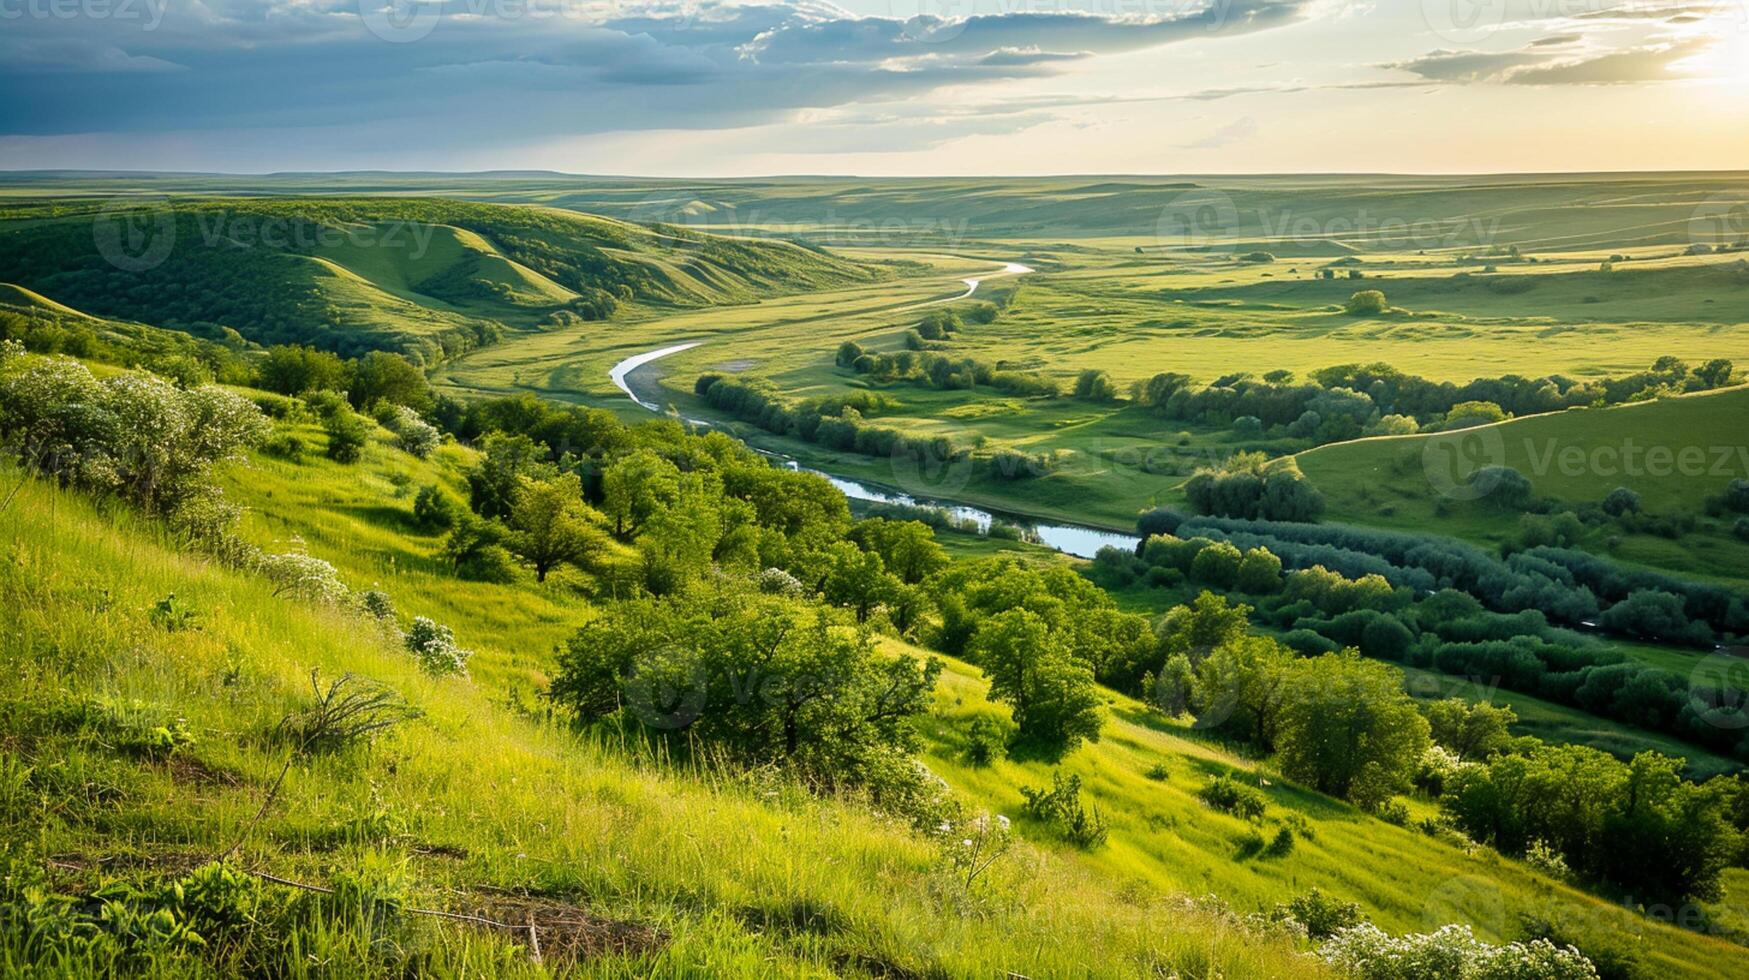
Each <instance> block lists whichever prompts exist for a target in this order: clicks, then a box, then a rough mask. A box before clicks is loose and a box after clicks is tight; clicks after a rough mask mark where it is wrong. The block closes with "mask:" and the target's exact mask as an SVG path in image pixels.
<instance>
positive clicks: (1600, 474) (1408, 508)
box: [1294, 386, 1749, 579]
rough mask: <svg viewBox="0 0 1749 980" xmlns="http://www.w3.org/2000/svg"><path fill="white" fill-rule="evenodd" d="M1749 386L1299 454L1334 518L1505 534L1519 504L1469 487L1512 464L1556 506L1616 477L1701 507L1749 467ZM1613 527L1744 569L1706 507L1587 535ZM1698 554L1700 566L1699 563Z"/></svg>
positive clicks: (1657, 560) (1588, 499)
mask: <svg viewBox="0 0 1749 980" xmlns="http://www.w3.org/2000/svg"><path fill="white" fill-rule="evenodd" d="M1745 419H1749V387H1746V386H1738V387H1735V388H1727V389H1723V390H1720V391H1713V392H1703V393H1700V394H1694V395H1686V396H1680V397H1669V398H1661V399H1658V400H1655V401H1649V402H1640V403H1636V404H1631V405H1621V406H1616V407H1613V408H1604V409H1572V410H1569V411H1565V412H1555V413H1550V414H1546V415H1536V416H1527V417H1524V418H1518V419H1509V420H1507V421H1505V422H1500V423H1496V424H1494V425H1490V426H1483V427H1478V428H1474V429H1467V430H1461V431H1458V432H1453V433H1444V434H1440V433H1433V434H1426V433H1424V434H1419V435H1411V436H1388V437H1379V438H1373V439H1361V440H1357V441H1354V442H1345V443H1338V444H1335V445H1329V446H1321V447H1319V448H1317V449H1312V450H1309V451H1306V452H1303V453H1300V454H1299V455H1297V456H1295V457H1294V459H1295V461H1296V462H1297V463H1298V464H1299V466H1300V469H1301V471H1302V472H1304V473H1305V474H1306V476H1307V477H1308V478H1310V479H1311V481H1312V482H1313V484H1314V485H1316V486H1317V487H1318V488H1319V489H1320V490H1321V491H1323V493H1324V496H1325V499H1326V501H1327V503H1328V506H1329V510H1328V516H1329V519H1331V520H1338V521H1346V522H1359V523H1369V524H1378V525H1383V526H1389V527H1404V528H1430V527H1437V528H1439V529H1440V530H1441V531H1442V532H1443V533H1447V534H1455V535H1459V536H1465V537H1471V538H1474V539H1478V540H1484V541H1493V542H1498V541H1502V540H1505V539H1507V538H1509V537H1511V536H1513V535H1515V534H1516V533H1517V532H1518V529H1519V520H1520V516H1519V513H1518V512H1517V511H1516V510H1514V509H1510V508H1502V507H1500V506H1497V505H1495V504H1494V503H1492V502H1491V501H1490V500H1489V499H1488V498H1487V497H1486V496H1483V497H1482V498H1481V499H1475V500H1472V499H1467V498H1469V497H1470V496H1472V494H1471V493H1470V491H1469V490H1468V487H1469V486H1470V482H1471V480H1472V479H1473V477H1474V475H1475V473H1476V471H1477V470H1478V469H1480V468H1481V467H1483V466H1489V465H1494V466H1510V467H1512V468H1513V469H1516V470H1518V471H1519V472H1520V473H1522V474H1524V476H1525V477H1527V478H1528V479H1529V481H1530V485H1531V489H1532V491H1533V492H1534V493H1535V494H1536V495H1537V496H1540V497H1547V498H1551V499H1552V500H1553V501H1554V502H1555V503H1554V505H1553V507H1554V509H1555V510H1562V509H1574V508H1581V509H1582V508H1583V507H1585V506H1586V505H1595V504H1598V503H1600V502H1601V501H1602V500H1603V498H1604V496H1605V495H1607V494H1608V493H1609V492H1610V491H1611V490H1613V489H1615V488H1616V487H1627V488H1628V489H1630V490H1632V491H1634V492H1635V493H1637V494H1639V496H1640V500H1641V502H1642V506H1643V507H1644V509H1645V510H1646V511H1647V512H1648V513H1650V514H1654V515H1659V514H1662V515H1685V514H1686V515H1689V516H1691V517H1696V518H1700V515H1702V513H1703V511H1704V509H1705V506H1706V502H1707V499H1708V498H1710V497H1715V496H1717V495H1718V494H1720V493H1721V492H1722V491H1723V490H1724V489H1725V486H1726V484H1727V483H1729V482H1730V481H1731V480H1733V479H1749V428H1746V427H1745V425H1744V420H1745ZM1611 537H1613V538H1615V539H1617V540H1616V543H1615V546H1614V547H1615V550H1616V552H1617V554H1618V555H1619V556H1620V557H1626V558H1629V559H1632V560H1638V561H1641V562H1644V563H1646V564H1651V565H1658V566H1661V567H1666V568H1670V569H1673V570H1677V571H1690V572H1691V571H1702V572H1705V573H1708V574H1712V575H1715V576H1721V577H1727V578H1737V579H1741V578H1742V577H1743V576H1744V569H1749V542H1744V541H1741V540H1739V539H1738V538H1736V537H1735V536H1734V535H1733V534H1731V533H1730V527H1729V522H1728V521H1725V522H1722V523H1721V522H1718V521H1713V520H1709V519H1704V518H1702V519H1701V523H1700V526H1699V527H1698V529H1697V530H1695V531H1691V532H1690V533H1688V534H1687V535H1684V536H1683V538H1682V539H1681V540H1671V539H1667V538H1663V537H1658V536H1655V535H1648V534H1637V535H1633V534H1629V535H1624V534H1623V532H1622V531H1621V530H1620V529H1617V528H1614V527H1612V526H1608V525H1606V526H1605V527H1604V528H1602V529H1601V530H1599V531H1597V532H1595V533H1594V534H1593V535H1592V536H1591V539H1590V540H1588V542H1587V545H1588V546H1590V547H1593V548H1594V549H1598V550H1602V549H1604V548H1607V547H1609V542H1608V540H1607V539H1608V538H1611ZM1697 566H1699V567H1697Z"/></svg>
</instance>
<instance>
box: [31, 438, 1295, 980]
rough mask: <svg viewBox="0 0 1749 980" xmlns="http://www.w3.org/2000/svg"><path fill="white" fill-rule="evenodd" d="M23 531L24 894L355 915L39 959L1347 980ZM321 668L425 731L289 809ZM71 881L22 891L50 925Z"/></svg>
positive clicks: (174, 964)
mask: <svg viewBox="0 0 1749 980" xmlns="http://www.w3.org/2000/svg"><path fill="white" fill-rule="evenodd" d="M16 478H17V477H16V474H15V473H14V472H13V471H11V470H10V469H8V470H7V472H6V473H5V484H6V485H7V486H8V487H10V486H11V485H13V483H14V482H15V481H16ZM0 536H3V544H0V553H3V555H4V563H3V567H0V594H3V595H4V602H0V624H3V626H4V628H3V629H0V649H3V652H4V656H5V659H6V662H7V663H8V664H10V665H12V667H13V669H11V670H9V671H7V675H6V679H5V680H4V681H3V682H0V691H3V699H4V703H5V706H6V707H5V711H4V712H3V713H0V726H3V730H0V758H3V760H4V766H3V767H0V773H3V774H4V781H3V782H0V788H3V790H4V793H3V795H0V802H3V806H0V821H3V822H4V824H5V828H6V830H5V834H4V839H5V841H6V844H5V845H4V858H5V860H6V862H7V868H8V870H7V874H6V881H7V888H8V892H7V894H6V899H7V900H8V901H17V900H20V898H19V895H20V893H19V891H18V889H21V888H24V887H26V886H28V885H30V883H33V882H34V883H36V887H39V888H42V889H46V890H48V891H49V892H51V893H59V894H73V895H84V894H91V893H93V892H94V891H96V890H97V889H99V888H105V889H107V891H106V892H104V894H106V895H109V896H111V897H112V900H114V901H116V902H118V903H119V904H118V905H117V906H116V908H117V909H118V910H119V909H122V908H124V907H126V904H127V901H126V900H125V899H124V898H123V897H122V896H123V895H124V893H123V892H122V891H118V884H117V883H133V884H135V885H137V886H139V887H140V888H142V889H148V890H149V889H150V888H152V887H155V886H156V885H158V884H159V883H162V882H165V881H168V880H174V879H175V878H176V877H177V876H179V875H183V874H185V873H187V872H188V871H189V869H192V868H196V867H198V866H201V865H204V864H205V863H207V862H209V861H212V860H214V859H215V858H217V857H218V856H220V855H222V854H224V853H225V852H226V851H227V850H228V849H229V848H230V847H231V845H232V844H233V843H238V842H240V846H239V849H238V856H237V862H238V863H237V866H238V867H242V868H247V869H249V870H251V871H260V872H263V873H267V874H272V875H275V876H278V877H280V878H285V879H289V880H294V881H300V882H304V883H307V884H314V885H318V886H322V887H327V886H329V885H334V886H337V887H338V888H339V889H340V890H341V892H342V895H343V896H345V895H349V896H354V897H353V898H351V899H346V898H340V899H335V900H333V901H332V902H328V900H325V899H319V898H315V897H313V896H312V895H310V894H308V893H300V892H298V891H295V890H293V889H290V888H286V887H283V886H278V885H274V884H271V883H261V884H260V886H259V887H260V889H261V892H260V893H259V895H257V896H256V897H255V898H251V899H249V901H251V902H256V901H258V902H259V903H260V905H259V906H258V907H256V909H255V914H256V915H258V916H259V918H258V920H257V922H256V925H255V926H254V927H253V928H252V929H250V930H246V931H245V932H243V933H241V934H238V933H226V934H225V935H228V936H231V937H233V938H232V941H230V942H227V943H226V944H225V945H224V946H222V947H216V948H213V949H211V950H208V951H205V952H202V951H200V950H195V949H187V950H179V949H178V948H177V947H175V945H174V944H173V943H167V944H166V945H165V946H163V947H162V948H159V947H152V946H149V945H146V946H144V947H143V948H142V947H135V952H134V953H133V954H132V955H131V958H129V959H125V960H123V961H121V962H119V963H116V962H112V961H109V960H106V959H103V958H102V957H101V955H99V954H93V955H95V956H96V957H97V958H95V959H82V958H81V957H80V956H79V955H77V954H74V955H71V956H70V957H69V958H66V959H60V960H50V961H40V960H39V961H37V962H34V963H32V964H30V965H31V967H32V968H34V969H44V968H47V969H50V970H54V971H66V972H73V973H85V972H98V973H102V972H106V971H107V970H109V969H112V968H121V967H125V968H126V969H128V970H129V971H130V972H138V971H145V972H153V973H158V974H186V973H190V972H196V973H198V972H204V971H202V970H200V969H198V964H199V963H200V962H201V960H200V959H199V957H200V956H205V958H206V960H205V961H206V962H207V963H208V965H209V968H210V969H211V970H213V971H215V972H257V973H259V972H268V973H286V972H290V973H303V972H305V971H312V970H313V971H314V972H321V969H320V967H319V966H316V967H312V964H323V963H345V964H348V966H347V972H348V975H354V976H357V975H367V974H368V975H393V974H400V973H404V972H407V971H414V972H419V973H440V974H456V973H462V972H471V973H476V974H479V973H486V974H492V975H545V974H546V973H548V972H551V971H560V970H565V969H567V968H568V967H570V966H572V965H573V964H575V965H576V966H577V967H578V968H579V971H580V972H581V973H582V974H583V975H589V976H649V975H668V976H680V975H689V976H703V975H708V976H769V975H771V973H772V972H773V971H776V972H780V973H783V974H785V975H791V976H825V975H846V976H893V975H951V976H989V975H993V974H1001V973H1003V972H1004V971H1016V972H1021V973H1027V974H1031V975H1037V976H1066V975H1075V974H1080V973H1083V972H1097V973H1101V974H1105V975H1136V974H1141V973H1152V972H1156V971H1160V972H1169V973H1170V972H1179V973H1184V974H1190V975H1208V974H1219V975H1225V976H1315V975H1318V973H1319V971H1318V969H1317V967H1316V965H1315V964H1314V963H1313V962H1311V961H1309V960H1307V959H1305V958H1304V957H1301V956H1299V955H1296V954H1294V953H1293V952H1291V951H1290V950H1289V949H1288V948H1287V947H1286V946H1283V945H1280V944H1278V943H1276V942H1272V941H1264V940H1261V939H1260V938H1259V937H1258V936H1257V935H1255V934H1252V933H1247V932H1243V931H1241V930H1239V929H1238V928H1237V926H1236V924H1234V923H1232V922H1230V921H1227V920H1223V919H1221V918H1219V917H1218V916H1216V915H1213V914H1211V913H1207V912H1203V911H1199V910H1197V909H1195V908H1192V907H1190V906H1188V905H1185V904H1183V903H1179V902H1172V901H1168V900H1167V899H1166V898H1165V897H1164V896H1160V895H1147V894H1137V893H1135V892H1133V891H1131V890H1128V889H1125V888H1122V887H1120V886H1119V885H1118V884H1117V883H1114V882H1112V881H1110V880H1108V879H1105V878H1104V877H1103V876H1100V875H1098V874H1094V873H1091V872H1090V871H1089V870H1088V869H1086V868H1083V867H1081V866H1079V865H1078V864H1077V862H1075V861H1074V860H1073V859H1071V858H1067V857H1064V856H1060V855H1055V854H1052V853H1050V852H1049V850H1048V849H1046V850H1034V849H1031V848H1023V850H1022V851H1020V852H1018V853H1017V854H1016V855H1014V856H1013V857H1012V858H1011V859H1010V860H1009V861H1007V862H1006V863H1005V864H1004V865H1003V866H1002V867H1001V868H998V869H996V870H995V871H994V872H993V877H992V878H991V879H990V885H991V894H992V895H994V896H995V897H994V898H993V899H992V900H990V901H989V902H988V903H984V902H981V901H980V903H979V904H978V905H977V907H976V910H975V911H969V910H968V911H965V912H961V911H956V907H957V902H959V901H960V899H956V898H955V897H954V895H955V892H954V890H953V887H952V883H953V880H954V879H953V876H952V874H951V873H949V872H946V871H944V870H943V868H942V864H941V861H940V856H939V854H938V853H937V852H936V850H935V848H934V846H933V845H930V844H928V843H927V842H925V841H923V840H922V839H920V838H917V837H915V836H913V835H911V834H909V833H908V832H906V831H904V830H903V829H901V828H900V827H898V826H896V825H893V824H891V823H888V822H885V821H882V820H879V819H876V818H874V817H872V816H870V815H869V814H868V812H867V811H866V810H864V809H862V808H861V807H859V806H857V805H855V803H854V802H853V801H837V800H831V799H826V800H820V799H815V798H812V797H810V796H808V795H806V794H804V793H802V792H800V791H798V790H796V789H794V788H793V787H789V786H786V785H785V784H784V783H782V782H781V781H778V782H775V783H774V782H770V781H767V780H764V779H760V778H750V777H743V776H737V775H734V774H732V773H730V772H728V771H718V770H715V769H712V768H709V767H705V768H688V767H675V766H671V765H669V764H666V763H664V762H662V761H661V760H659V759H649V758H642V759H640V758H639V757H638V756H637V754H636V753H635V752H632V753H629V754H628V752H627V746H625V745H617V744H616V745H604V744H595V743H591V742H587V741H582V740H579V739H578V738H577V737H575V736H573V735H572V734H570V733H568V732H567V731H566V730H565V728H564V727H563V726H562V725H557V724H554V723H552V722H550V721H543V720H542V719H541V716H540V713H539V712H538V711H537V712H535V713H534V714H532V715H530V714H528V713H526V711H525V710H518V709H517V707H516V704H515V703H511V704H509V705H507V704H506V702H505V701H504V697H505V692H504V689H503V688H501V687H499V686H498V685H497V684H496V683H493V682H492V680H491V679H490V677H489V676H487V675H482V676H477V677H475V678H474V679H473V680H472V681H469V680H465V679H448V680H433V679H430V678H427V677H425V676H423V675H422V674H420V672H419V671H418V669H417V668H416V667H415V666H414V664H413V662H412V661H411V659H410V658H408V657H407V656H406V654H405V653H403V652H401V651H400V650H399V649H397V648H395V647H393V646H391V645H390V644H388V643H387V642H386V641H385V640H384V638H383V637H382V636H381V634H380V633H378V632H377V631H376V629H375V628H374V627H371V626H369V625H367V624H366V623H365V622H364V621H362V620H360V619H358V618H356V617H354V616H352V615H349V614H344V613H340V612H336V611H332V610H325V609H322V608H315V607H310V606H307V605H304V604H301V603H299V602H295V601H291V600H287V599H284V598H281V597H276V596H275V595H274V594H273V591H272V589H271V588H270V587H269V586H268V585H267V584H266V583H264V582H262V581H259V580H255V579H252V578H249V577H244V576H239V575H237V574H234V573H231V572H228V571H225V570H222V569H220V568H218V567H215V566H213V565H210V564H207V563H205V562H202V561H199V560H196V559H192V558H189V557H186V556H184V555H181V554H178V553H177V552H176V551H174V550H172V549H170V548H168V547H166V546H165V543H164V542H163V541H162V540H161V538H160V536H159V534H158V532H157V531H156V530H155V529H154V528H152V527H150V526H148V525H145V524H141V523H139V522H137V521H135V520H134V519H133V518H131V517H130V516H128V515H127V514H125V513H118V512H115V511H112V510H99V509H97V508H94V507H92V506H91V505H90V504H88V503H86V502H85V501H83V500H81V499H80V498H78V497H75V496H72V495H69V494H66V493H63V492H61V491H57V490H54V489H52V488H50V487H48V486H45V485H43V484H39V483H27V484H25V485H24V486H23V488H22V489H21V491H20V492H19V494H18V496H17V497H16V498H15V499H14V500H13V502H12V504H11V506H10V507H9V509H8V510H7V512H6V513H5V514H4V515H3V516H0ZM389 584H391V586H396V585H398V584H399V582H398V581H392V582H391V583H389ZM172 594H173V595H174V607H175V608H176V609H177V610H180V611H184V612H186V613H187V619H186V620H185V621H180V622H179V624H178V625H177V627H176V628H175V629H174V630H173V631H172V630H170V629H167V628H166V627H165V625H163V624H165V623H167V622H170V620H166V619H164V618H163V617H161V616H159V617H154V616H153V615H152V610H153V609H154V608H155V607H157V606H158V605H159V604H160V602H161V600H165V599H166V597H169V596H171V595H172ZM506 597H507V596H506ZM415 604H417V600H415ZM482 611H485V610H484V609H482ZM458 625H461V626H462V627H463V635H464V638H465V639H466V640H467V641H469V642H475V641H486V642H483V643H482V647H485V648H493V647H494V644H492V642H491V638H490V634H486V633H484V632H481V631H478V630H476V629H471V628H469V627H468V625H467V624H465V623H464V624H458ZM497 649H498V652H499V653H500V655H507V654H509V653H510V651H508V650H504V649H502V648H497ZM521 653H527V651H521ZM311 670H318V671H320V672H321V677H322V678H324V680H325V682H327V681H332V680H333V679H335V678H338V677H341V676H343V675H345V674H347V673H351V674H355V675H357V676H359V677H363V678H368V679H370V680H371V681H373V682H377V683H380V684H382V685H386V686H387V687H388V688H389V689H390V690H392V691H394V692H395V693H396V694H398V695H400V696H402V697H404V698H405V699H406V700H407V702H408V703H409V705H410V706H411V707H412V708H414V709H416V710H417V711H418V712H419V717H418V718H416V719H414V720H411V721H407V722H404V723H402V724H400V725H398V726H396V727H395V728H394V729H393V730H392V731H391V732H389V733H388V734H386V735H385V736H383V737H380V738H378V739H377V740H376V742H375V744H374V745H372V746H369V747H364V746H355V747H353V748H349V749H342V750H340V751H338V752H335V753H331V754H326V755H320V756H315V757H311V758H309V759H307V760H305V761H303V762H300V763H299V764H297V765H294V766H292V767H290V769H289V771H288V772H287V774H286V777H285V781H284V783H283V785H282V786H280V787H279V789H278V790H277V792H275V791H273V790H272V789H271V787H272V786H273V785H274V782H275V779H276V777H277V774H278V773H279V771H280V769H281V767H282V766H283V765H284V763H285V759H286V758H287V753H288V749H287V747H286V745H285V743H284V741H283V739H281V738H279V737H276V736H275V734H274V732H275V729H276V726H277V725H278V724H279V721H280V719H281V718H282V717H285V716H287V715H296V714H297V713H298V712H300V711H303V710H305V709H306V708H307V707H308V704H309V699H310V693H309V692H310V671H311ZM522 704H524V705H526V704H527V702H526V701H524V702H522ZM159 732H162V733H163V734H162V736H161V737H160V736H159V735H157V734H154V733H159ZM172 732H174V733H176V734H174V735H172V734H171V733H172ZM172 745H173V746H174V747H172ZM157 746H163V747H162V748H158V747H157ZM264 800H270V801H271V802H270V805H268V806H265V807H264V806H263V802H264ZM258 811H264V816H263V817H262V818H261V820H260V822H259V825H257V824H256V822H255V817H256V814H257V812H258ZM33 894H34V895H35V897H34V898H32V897H30V896H31V895H33ZM42 894H43V893H42V892H35V893H29V892H27V893H24V898H23V899H22V900H24V901H28V902H33V903H36V904H33V905H31V906H30V907H31V908H36V909H39V910H46V909H47V908H49V907H50V906H47V905H43V904H42V903H43V901H44V900H43V898H42ZM203 894H204V893H203ZM250 894H255V893H253V892H251V893H250ZM349 901H350V902H351V903H352V904H350V905H349V904H347V903H348V902H349ZM299 903H301V904H299ZM360 903H362V904H360ZM287 906H289V910H288V911H285V912H284V913H283V915H282V914H279V913H278V912H277V911H276V910H278V909H281V908H284V907H287ZM17 907H18V906H14V908H17ZM407 907H413V908H426V909H438V910H443V911H448V912H456V913H466V914H476V915H480V916H483V917H488V918H491V919H492V920H493V921H505V920H508V921H509V922H511V923H515V924H519V925H520V924H523V923H526V922H528V921H531V920H532V921H534V922H535V923H536V925H537V933H538V934H539V935H540V937H541V941H542V943H543V945H544V947H545V950H546V953H545V960H544V962H543V963H540V964H537V963H534V962H531V959H530V955H529V953H530V950H529V943H528V941H527V934H526V931H524V930H517V931H504V930H498V929H493V928H490V927H481V926H479V925H477V924H469V923H466V922H457V921H450V920H440V919H437V918H432V917H427V916H416V915H413V914H410V913H405V912H402V911H401V909H404V908H407ZM33 914H39V915H47V914H48V913H47V912H46V911H39V912H37V913H33ZM117 914H120V913H119V912H118V913H117ZM5 935H6V939H5V941H4V943H0V969H3V970H4V971H5V972H9V973H10V972H15V971H17V970H21V969H24V968H25V967H26V963H25V961H24V960H22V959H20V956H21V955H22V954H21V952H20V950H21V949H22V947H21V946H20V945H16V944H21V943H23V942H24V940H25V938H26V937H25V934H23V933H21V932H18V931H14V930H10V929H9V930H7V931H6V933H5ZM239 935H241V936H243V937H244V938H240V939H239V938H236V937H237V936H239ZM69 948H76V947H69Z"/></svg>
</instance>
